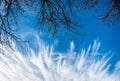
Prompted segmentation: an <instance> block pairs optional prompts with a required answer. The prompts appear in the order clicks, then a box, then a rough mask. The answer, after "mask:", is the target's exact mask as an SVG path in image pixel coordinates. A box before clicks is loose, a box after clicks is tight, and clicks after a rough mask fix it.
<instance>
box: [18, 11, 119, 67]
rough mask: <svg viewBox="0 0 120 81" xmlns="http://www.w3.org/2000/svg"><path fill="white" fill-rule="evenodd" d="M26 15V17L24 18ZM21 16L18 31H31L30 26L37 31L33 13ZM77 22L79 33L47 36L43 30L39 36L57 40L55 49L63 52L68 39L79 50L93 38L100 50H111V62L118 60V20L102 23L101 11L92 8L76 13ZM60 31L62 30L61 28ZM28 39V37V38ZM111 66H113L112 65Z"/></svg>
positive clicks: (91, 42) (46, 40) (92, 40)
mask: <svg viewBox="0 0 120 81" xmlns="http://www.w3.org/2000/svg"><path fill="white" fill-rule="evenodd" d="M25 17H27V18H25ZM25 17H21V18H20V19H22V20H23V21H20V24H21V25H20V31H19V32H20V33H21V32H26V31H31V28H32V29H34V30H35V31H37V32H38V29H37V28H38V26H37V25H36V23H34V22H35V17H34V16H33V14H31V15H27V16H25ZM78 17H79V19H80V20H79V22H80V23H81V24H83V28H81V29H80V31H81V35H76V34H75V33H73V32H68V33H67V34H65V35H62V33H63V32H61V33H59V34H57V35H56V36H54V37H50V38H49V36H48V35H49V34H46V33H45V32H43V34H42V35H41V38H42V39H44V40H45V42H46V43H53V41H56V40H57V42H58V44H57V46H56V49H55V51H61V52H65V51H67V50H68V49H69V45H70V41H74V43H75V50H76V51H79V49H81V48H83V47H84V48H85V47H86V46H88V45H92V44H93V42H94V40H98V41H99V42H101V47H100V50H99V51H101V52H103V53H104V52H105V53H106V52H109V51H111V55H112V56H113V57H112V59H111V61H110V62H112V63H113V64H114V63H115V62H117V61H118V60H120V23H119V22H120V21H119V19H118V20H115V21H113V22H112V21H108V22H104V23H102V17H103V15H102V13H100V11H99V10H96V9H92V10H90V11H85V12H81V13H79V14H78ZM61 31H62V30H61ZM29 40H30V39H29ZM112 68H113V67H112Z"/></svg>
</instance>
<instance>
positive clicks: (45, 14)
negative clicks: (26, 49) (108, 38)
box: [0, 0, 120, 47]
mask: <svg viewBox="0 0 120 81" xmlns="http://www.w3.org/2000/svg"><path fill="white" fill-rule="evenodd" d="M100 1H101V0H0V43H2V44H6V45H8V46H10V47H11V45H10V44H11V42H10V40H14V41H16V42H17V43H18V42H19V41H22V40H21V39H20V38H18V37H17V36H16V35H15V33H14V32H15V30H14V29H15V27H17V26H18V23H19V22H18V20H17V19H18V17H19V15H20V14H24V12H27V11H26V10H25V9H24V7H25V6H28V7H32V8H33V10H34V9H36V10H37V12H38V13H37V22H38V24H39V27H40V28H43V27H45V26H47V27H48V28H47V29H48V31H49V32H52V33H53V34H56V32H58V31H59V29H60V28H61V27H64V29H66V30H69V31H72V32H75V33H79V32H80V30H79V29H78V28H81V24H80V23H79V22H78V21H79V20H77V19H75V17H76V16H77V15H76V12H75V10H76V9H77V8H78V7H81V5H82V7H84V8H85V9H89V8H94V6H95V5H98V4H99V3H100ZM108 5H110V6H109V8H108V10H107V13H106V14H105V16H104V17H103V21H106V20H109V19H112V18H114V17H115V16H117V18H119V17H120V0H109V1H108ZM36 6H37V7H36ZM79 13H80V12H79Z"/></svg>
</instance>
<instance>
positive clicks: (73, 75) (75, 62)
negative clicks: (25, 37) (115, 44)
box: [0, 40, 120, 81]
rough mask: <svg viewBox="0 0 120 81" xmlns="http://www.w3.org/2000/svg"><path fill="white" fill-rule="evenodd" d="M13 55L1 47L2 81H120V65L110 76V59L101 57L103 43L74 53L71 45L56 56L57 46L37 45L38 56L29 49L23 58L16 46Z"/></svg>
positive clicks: (0, 69) (9, 50)
mask: <svg viewBox="0 0 120 81" xmlns="http://www.w3.org/2000/svg"><path fill="white" fill-rule="evenodd" d="M12 46H13V48H14V51H13V50H11V49H10V48H8V47H5V46H1V50H2V51H3V52H1V54H0V81H120V62H117V63H116V66H115V69H114V71H113V72H112V73H109V67H110V65H109V64H108V62H109V60H110V57H108V56H107V54H106V53H105V54H104V55H103V56H102V57H100V56H99V54H100V53H99V51H98V50H99V47H100V43H99V42H97V41H94V44H93V45H92V46H89V47H88V48H87V49H81V52H80V53H77V52H75V51H74V43H73V42H71V45H70V49H69V51H68V52H67V53H64V54H63V53H60V52H54V51H53V49H54V46H51V47H50V46H47V45H45V44H44V43H43V42H40V40H39V42H38V46H39V52H37V53H36V52H35V51H33V49H32V48H30V49H29V50H28V51H27V54H26V55H24V54H22V53H21V52H20V51H19V50H17V48H15V45H14V43H13V45H12Z"/></svg>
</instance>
